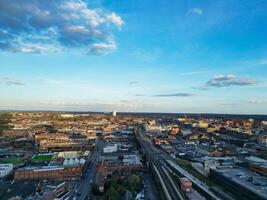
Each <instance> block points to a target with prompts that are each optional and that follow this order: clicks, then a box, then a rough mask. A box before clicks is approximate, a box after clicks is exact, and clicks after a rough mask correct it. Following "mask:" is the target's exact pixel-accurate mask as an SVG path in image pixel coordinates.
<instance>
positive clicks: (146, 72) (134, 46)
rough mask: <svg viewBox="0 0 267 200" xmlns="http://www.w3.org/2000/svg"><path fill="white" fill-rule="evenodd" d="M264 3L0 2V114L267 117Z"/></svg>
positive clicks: (151, 0) (266, 18) (140, 0)
mask: <svg viewBox="0 0 267 200" xmlns="http://www.w3.org/2000/svg"><path fill="white" fill-rule="evenodd" d="M266 10H267V4H266V1H260V0H255V1H249V0H247V1H244V0H242V1H238V0H235V1H227V0H226V1H219V0H218V1H216V0H210V1H167V0H157V1H154V0H127V1H125V0H92V1H85V0H81V1H71V0H61V1H56V0H51V1H45V3H44V1H40V0H39V1H38V0H27V1H26V0H24V1H15V0H13V1H8V0H1V1H0V69H1V70H0V91H1V98H0V109H29V110H40V109H46V110H79V111H111V110H117V111H137V112H196V113H203V112H204V113H253V114H267V82H266V81H267V11H266Z"/></svg>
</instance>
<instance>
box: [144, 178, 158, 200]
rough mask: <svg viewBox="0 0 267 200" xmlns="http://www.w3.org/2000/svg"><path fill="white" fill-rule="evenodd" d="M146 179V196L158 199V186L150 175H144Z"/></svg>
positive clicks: (153, 199)
mask: <svg viewBox="0 0 267 200" xmlns="http://www.w3.org/2000/svg"><path fill="white" fill-rule="evenodd" d="M144 181H145V184H146V197H147V199H149V200H158V193H157V188H156V186H155V184H154V182H153V180H152V178H151V176H150V175H145V176H144Z"/></svg>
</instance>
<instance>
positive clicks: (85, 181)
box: [70, 138, 104, 200]
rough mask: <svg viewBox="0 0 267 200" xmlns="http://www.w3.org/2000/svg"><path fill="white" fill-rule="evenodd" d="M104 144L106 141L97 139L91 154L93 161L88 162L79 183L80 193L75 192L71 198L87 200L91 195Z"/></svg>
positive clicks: (78, 189)
mask: <svg viewBox="0 0 267 200" xmlns="http://www.w3.org/2000/svg"><path fill="white" fill-rule="evenodd" d="M103 146H104V141H103V140H102V139H99V138H97V139H96V146H95V150H94V151H93V153H92V155H91V162H90V163H89V164H88V166H87V169H86V171H85V173H84V174H83V177H85V178H81V180H80V181H79V182H78V184H77V191H78V193H79V194H80V195H79V196H78V195H76V194H74V195H75V196H72V197H71V198H70V199H72V200H73V199H76V200H86V198H87V197H88V196H89V195H90V193H91V190H92V182H93V180H94V179H95V176H96V164H97V162H98V161H99V160H100V155H101V151H102V149H103Z"/></svg>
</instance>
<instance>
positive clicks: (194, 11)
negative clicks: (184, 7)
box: [187, 8, 203, 15]
mask: <svg viewBox="0 0 267 200" xmlns="http://www.w3.org/2000/svg"><path fill="white" fill-rule="evenodd" d="M187 14H189V15H202V14H203V11H202V9H201V8H191V9H190V10H188V12H187Z"/></svg>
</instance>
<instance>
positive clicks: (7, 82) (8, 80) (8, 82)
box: [0, 77, 25, 86]
mask: <svg viewBox="0 0 267 200" xmlns="http://www.w3.org/2000/svg"><path fill="white" fill-rule="evenodd" d="M0 83H3V84H5V85H7V86H12V85H25V83H24V82H23V81H20V80H17V79H14V78H10V77H2V78H0Z"/></svg>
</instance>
